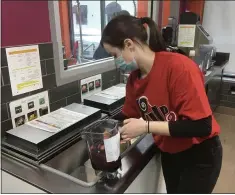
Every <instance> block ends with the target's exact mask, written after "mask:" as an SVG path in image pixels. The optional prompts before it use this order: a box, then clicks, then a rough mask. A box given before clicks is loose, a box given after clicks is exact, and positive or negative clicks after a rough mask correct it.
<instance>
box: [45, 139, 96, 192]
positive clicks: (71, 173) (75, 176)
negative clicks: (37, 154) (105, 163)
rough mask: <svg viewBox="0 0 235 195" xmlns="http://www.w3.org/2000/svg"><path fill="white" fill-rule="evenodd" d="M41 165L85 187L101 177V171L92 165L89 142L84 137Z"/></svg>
mask: <svg viewBox="0 0 235 195" xmlns="http://www.w3.org/2000/svg"><path fill="white" fill-rule="evenodd" d="M40 167H41V168H42V169H45V170H47V171H50V172H53V173H55V174H57V175H60V176H62V177H65V178H67V179H69V180H72V181H73V182H75V183H78V184H80V185H82V186H85V187H89V186H92V185H94V184H95V183H96V182H97V181H98V180H99V179H100V176H99V175H100V174H99V172H97V171H95V170H94V169H93V168H92V166H91V163H90V160H89V155H88V148H87V144H86V142H85V141H84V140H82V139H80V140H79V141H78V142H77V143H75V144H74V145H72V146H70V147H69V148H67V149H66V150H64V151H62V152H61V153H60V154H58V155H57V156H55V157H54V158H52V159H50V160H49V161H47V162H46V163H44V164H41V165H40Z"/></svg>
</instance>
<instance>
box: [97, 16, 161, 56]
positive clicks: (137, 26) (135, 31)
mask: <svg viewBox="0 0 235 195" xmlns="http://www.w3.org/2000/svg"><path fill="white" fill-rule="evenodd" d="M144 24H147V25H148V27H149V30H150V36H149V47H150V49H151V50H152V51H154V52H160V51H165V50H166V46H165V42H164V40H163V37H162V35H161V33H160V32H159V31H158V28H157V25H156V24H155V22H154V21H153V20H152V19H151V18H148V17H144V18H136V17H133V16H130V15H129V16H128V15H120V16H117V17H115V18H114V19H112V20H111V21H110V22H109V23H108V24H107V26H106V27H105V29H104V31H103V33H102V38H101V44H102V45H103V43H108V44H110V45H112V46H114V47H118V48H121V49H122V48H123V47H124V40H125V39H128V38H129V39H131V40H132V41H135V42H141V43H142V44H147V41H148V34H147V30H146V28H145V27H144Z"/></svg>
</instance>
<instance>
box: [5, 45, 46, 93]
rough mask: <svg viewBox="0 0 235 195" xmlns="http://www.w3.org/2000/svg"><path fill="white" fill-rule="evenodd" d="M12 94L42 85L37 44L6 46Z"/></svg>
mask: <svg viewBox="0 0 235 195" xmlns="http://www.w3.org/2000/svg"><path fill="white" fill-rule="evenodd" d="M6 55H7V62H8V68H9V75H10V81H11V90H12V95H13V96H16V95H20V94H23V93H26V92H30V91H34V90H37V89H40V88H42V87H43V84H42V72H41V65H40V57H39V49H38V45H31V46H24V47H11V48H6Z"/></svg>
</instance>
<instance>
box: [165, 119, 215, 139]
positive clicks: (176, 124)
mask: <svg viewBox="0 0 235 195" xmlns="http://www.w3.org/2000/svg"><path fill="white" fill-rule="evenodd" d="M169 131H170V135H171V136H172V137H204V136H209V135H210V134H211V131H212V116H209V117H206V118H203V119H199V120H195V121H193V120H179V121H169Z"/></svg>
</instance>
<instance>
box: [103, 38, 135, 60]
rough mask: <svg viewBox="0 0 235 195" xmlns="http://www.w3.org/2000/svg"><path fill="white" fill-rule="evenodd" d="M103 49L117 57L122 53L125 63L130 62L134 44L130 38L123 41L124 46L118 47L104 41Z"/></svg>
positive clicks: (133, 54) (132, 56) (133, 52)
mask: <svg viewBox="0 0 235 195" xmlns="http://www.w3.org/2000/svg"><path fill="white" fill-rule="evenodd" d="M103 45H104V49H105V50H106V51H107V52H108V53H109V54H110V55H111V56H113V57H114V58H118V57H120V56H121V55H122V57H123V59H124V60H125V62H126V63H131V62H132V61H133V60H134V59H135V58H136V57H135V44H134V43H133V41H132V40H130V39H127V40H125V41H124V48H123V49H119V48H117V47H113V46H112V45H110V44H108V43H104V44H103Z"/></svg>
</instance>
